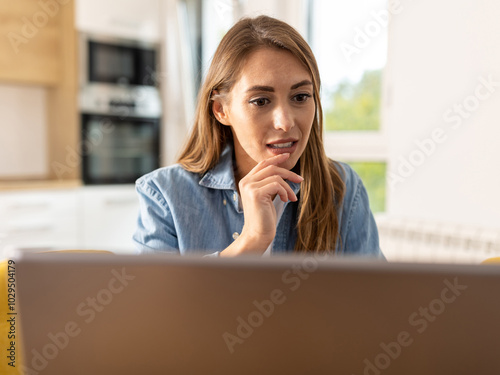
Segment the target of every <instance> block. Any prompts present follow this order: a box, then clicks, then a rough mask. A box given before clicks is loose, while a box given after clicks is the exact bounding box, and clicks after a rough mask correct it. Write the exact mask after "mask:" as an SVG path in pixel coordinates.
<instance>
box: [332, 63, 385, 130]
mask: <svg viewBox="0 0 500 375" xmlns="http://www.w3.org/2000/svg"><path fill="white" fill-rule="evenodd" d="M381 88H382V70H372V71H365V73H364V74H363V77H362V78H361V80H360V81H359V82H357V83H351V82H349V81H343V82H341V83H339V85H338V86H337V88H336V89H335V90H334V91H333V92H332V93H331V94H330V95H329V98H328V99H326V101H327V102H329V101H331V102H329V103H326V104H327V105H325V108H328V109H327V110H325V113H324V116H325V119H324V121H325V129H326V130H378V129H379V128H380V92H381Z"/></svg>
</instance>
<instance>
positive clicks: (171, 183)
mask: <svg viewBox="0 0 500 375" xmlns="http://www.w3.org/2000/svg"><path fill="white" fill-rule="evenodd" d="M199 181H200V175H199V174H198V173H193V172H189V171H187V170H186V169H184V168H183V167H182V166H181V165H180V164H173V165H169V166H167V167H162V168H158V169H156V170H154V171H152V172H149V173H147V174H145V175H144V176H142V177H140V178H138V179H137V181H136V182H135V185H136V187H137V189H138V190H149V191H156V192H159V193H162V194H163V195H164V194H165V193H166V192H167V191H170V192H172V191H179V192H182V191H186V189H189V188H192V187H194V186H196V185H198V184H199Z"/></svg>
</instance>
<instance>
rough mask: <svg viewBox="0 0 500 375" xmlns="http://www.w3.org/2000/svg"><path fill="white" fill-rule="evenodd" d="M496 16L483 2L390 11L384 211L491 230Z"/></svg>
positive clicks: (498, 61)
mask: <svg viewBox="0 0 500 375" xmlns="http://www.w3.org/2000/svg"><path fill="white" fill-rule="evenodd" d="M498 19H500V3H498V2H494V1H489V0H476V1H463V0H461V1H454V0H445V1H433V0H419V1H411V0H404V1H402V2H401V12H400V13H399V14H394V15H393V17H392V21H391V24H390V27H389V52H388V53H389V54H388V66H387V75H386V78H387V81H386V82H387V87H386V103H385V105H386V106H385V112H384V113H385V115H386V118H385V120H386V124H387V126H388V133H389V137H390V140H389V155H390V156H389V159H390V160H389V168H388V171H389V184H390V185H392V188H390V187H389V188H388V213H390V214H395V215H402V216H413V217H418V218H424V219H425V218H431V219H438V220H443V221H449V222H454V223H461V224H478V225H487V226H497V227H499V226H500V194H499V193H498V191H499V189H498V187H499V185H500V174H499V173H498V169H499V168H498V167H499V166H500V120H499V108H500V43H499V39H498V35H500V23H498ZM490 80H492V81H494V82H498V83H497V84H495V85H493V87H488V85H485V84H484V83H483V82H485V81H490ZM456 105H461V106H462V107H463V109H459V107H455V106H456ZM455 111H460V112H455ZM432 135H434V141H432V144H431V141H426V145H427V154H425V153H423V152H422V151H419V150H420V149H419V147H418V146H417V144H416V142H418V141H420V142H422V141H424V140H425V139H429V138H431V137H432Z"/></svg>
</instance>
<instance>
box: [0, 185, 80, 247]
mask: <svg viewBox="0 0 500 375" xmlns="http://www.w3.org/2000/svg"><path fill="white" fill-rule="evenodd" d="M77 205H78V202H77V195H76V191H75V189H67V190H50V191H36V192H33V191H23V192H2V193H1V194H0V249H1V248H8V247H15V248H22V249H33V250H44V249H47V250H48V249H75V248H78V245H79V235H78V223H79V220H78V215H77V211H78V210H77Z"/></svg>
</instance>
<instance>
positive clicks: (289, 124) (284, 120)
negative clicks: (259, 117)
mask: <svg viewBox="0 0 500 375" xmlns="http://www.w3.org/2000/svg"><path fill="white" fill-rule="evenodd" d="M273 117H274V118H273V121H274V128H275V129H277V130H282V131H284V132H288V131H290V130H291V129H292V128H293V127H294V121H293V116H292V112H291V111H290V109H289V108H287V107H286V106H284V105H279V106H277V107H276V108H275V110H274V113H273Z"/></svg>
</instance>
